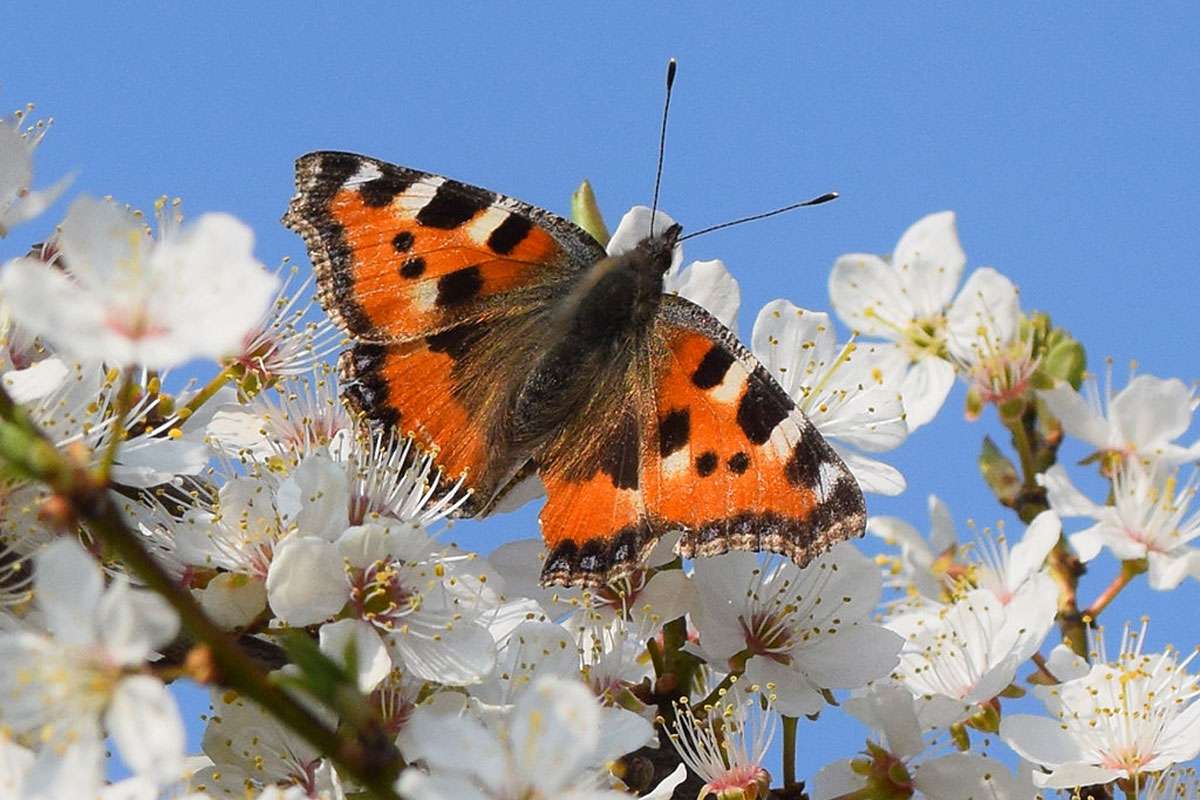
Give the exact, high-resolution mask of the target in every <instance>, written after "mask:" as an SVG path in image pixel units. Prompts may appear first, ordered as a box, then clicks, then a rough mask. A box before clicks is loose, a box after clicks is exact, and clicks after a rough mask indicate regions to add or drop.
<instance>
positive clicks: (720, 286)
mask: <svg viewBox="0 0 1200 800" xmlns="http://www.w3.org/2000/svg"><path fill="white" fill-rule="evenodd" d="M663 291H664V292H668V293H670V294H677V295H679V296H680V297H683V298H685V299H687V300H691V301H692V302H693V303H695V304H696V305H698V306H701V307H702V308H704V309H706V310H707V311H708V312H709V313H710V314H712V315H713V316H714V317H716V318H717V319H719V320H720V321H721V322H722V323H723V324H724V325H725V327H726V328H729V329H730V330H737V312H738V307H739V306H740V305H741V304H742V292H741V289H740V288H738V282H737V279H736V278H734V277H733V275H732V274H731V273H730V272H729V270H727V269H726V268H725V264H724V263H723V262H721V261H693V262H692V263H691V264H688V265H687V266H686V267H684V268H683V269H681V270H680V271H679V272H668V273H667V274H666V275H665V276H663Z"/></svg>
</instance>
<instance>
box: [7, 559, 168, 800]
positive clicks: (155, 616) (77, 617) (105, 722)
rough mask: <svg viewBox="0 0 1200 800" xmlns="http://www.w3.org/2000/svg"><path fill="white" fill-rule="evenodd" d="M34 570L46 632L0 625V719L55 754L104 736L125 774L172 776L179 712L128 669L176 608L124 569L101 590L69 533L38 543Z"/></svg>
mask: <svg viewBox="0 0 1200 800" xmlns="http://www.w3.org/2000/svg"><path fill="white" fill-rule="evenodd" d="M35 570H36V571H35V578H34V586H35V598H36V601H37V604H38V608H39V610H40V611H41V614H42V616H43V619H44V624H45V629H46V630H45V632H42V631H40V630H36V629H32V628H28V629H21V628H18V629H16V630H13V631H7V632H0V697H3V703H0V721H2V722H3V724H4V725H6V726H7V727H8V728H9V729H10V730H12V731H15V732H18V733H23V734H30V735H33V736H36V737H37V738H38V739H39V740H40V741H42V742H45V743H46V744H45V746H46V747H50V748H53V750H54V751H55V752H56V753H58V754H59V755H60V756H64V757H65V754H69V753H71V752H72V751H73V750H74V749H75V747H76V746H77V745H78V743H79V742H83V743H85V744H84V746H86V743H88V742H96V743H98V742H100V741H101V740H102V739H103V736H104V735H105V734H107V735H109V736H111V737H112V738H113V740H114V741H115V742H116V745H117V749H118V750H119V751H120V753H121V756H122V758H123V759H124V761H125V763H126V764H128V765H129V767H130V768H131V769H132V770H133V771H134V772H136V773H139V774H143V775H146V776H147V777H149V778H152V779H154V780H156V781H158V782H160V783H166V782H169V781H172V780H175V779H176V778H178V777H179V775H180V772H181V770H182V766H183V744H184V732H183V721H182V720H181V718H180V716H179V710H178V708H176V706H175V701H174V699H173V698H172V697H171V695H170V693H169V692H168V691H167V689H166V688H165V687H164V686H163V685H162V683H161V682H159V680H158V679H157V678H154V677H151V676H150V675H145V674H140V673H138V672H137V671H136V670H137V668H139V667H140V666H141V665H142V664H143V663H144V662H145V661H146V659H147V658H149V657H151V656H152V655H153V653H154V651H155V649H156V648H158V647H161V646H162V645H164V644H166V643H167V642H169V641H170V640H171V639H172V638H173V637H174V635H175V632H176V630H177V628H178V625H179V621H178V618H177V617H176V615H175V613H174V612H173V611H172V610H171V609H170V608H169V607H168V606H167V605H166V603H165V602H164V601H163V600H162V599H161V598H159V597H158V596H157V595H154V594H151V593H149V592H144V591H140V590H136V589H132V588H130V586H129V583H128V581H126V580H125V579H124V578H123V577H118V578H116V579H115V580H114V581H113V583H112V584H111V585H110V586H108V587H107V588H106V587H105V585H104V576H103V574H102V573H101V571H100V567H99V566H98V565H97V564H96V563H95V561H93V560H92V558H91V557H90V556H88V555H87V553H86V552H84V550H83V548H82V547H81V546H80V545H79V543H78V542H76V541H74V540H72V539H60V540H58V541H56V542H54V543H53V544H50V545H48V546H47V547H45V548H44V549H43V550H42V551H41V552H40V553H39V554H38V555H37V557H36V559H35Z"/></svg>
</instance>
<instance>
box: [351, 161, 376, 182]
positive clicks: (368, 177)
mask: <svg viewBox="0 0 1200 800" xmlns="http://www.w3.org/2000/svg"><path fill="white" fill-rule="evenodd" d="M382 176H383V173H382V172H380V171H379V167H377V166H375V165H374V164H372V163H370V162H367V161H364V162H363V163H361V164H359V165H358V171H357V172H355V173H354V174H353V175H351V176H350V179H349V180H347V181H346V185H347V186H357V185H358V184H360V183H366V182H367V181H373V180H375V179H376V178H380V177H382Z"/></svg>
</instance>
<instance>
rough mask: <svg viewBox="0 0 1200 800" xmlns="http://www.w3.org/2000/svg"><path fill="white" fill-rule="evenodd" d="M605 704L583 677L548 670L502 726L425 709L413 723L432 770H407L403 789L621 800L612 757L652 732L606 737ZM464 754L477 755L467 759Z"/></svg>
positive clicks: (423, 793)
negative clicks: (612, 782) (610, 774)
mask: <svg viewBox="0 0 1200 800" xmlns="http://www.w3.org/2000/svg"><path fill="white" fill-rule="evenodd" d="M601 717H602V710H601V707H600V705H599V704H598V703H597V702H596V699H595V698H594V697H593V696H592V694H591V692H589V691H588V690H587V688H586V687H584V686H583V685H582V684H581V683H579V682H578V681H573V680H564V679H562V678H556V677H543V678H540V679H538V680H537V681H536V682H535V683H534V684H532V685H531V686H530V687H529V688H528V690H526V691H525V692H523V693H522V694H521V695H520V697H519V698H518V699H517V701H516V704H515V705H514V706H513V708H512V710H511V712H510V713H508V714H507V715H505V717H504V718H503V720H502V721H501V722H500V723H499V724H497V725H496V726H494V727H491V728H489V727H485V726H484V725H482V724H481V723H479V722H477V721H475V720H473V719H471V718H469V717H466V716H451V717H447V716H442V715H437V714H434V713H431V712H429V711H427V710H425V709H418V710H417V712H416V713H415V714H414V716H413V719H412V721H411V722H410V728H411V730H412V735H411V738H410V741H412V742H413V743H414V747H413V748H412V749H411V750H410V752H408V753H406V754H405V755H406V756H407V757H409V758H410V759H416V758H420V759H422V760H423V761H424V762H425V764H426V765H428V770H429V771H428V773H426V772H422V771H420V770H417V769H415V768H410V769H408V770H405V772H404V774H403V775H401V777H400V781H399V783H398V785H397V790H398V791H399V792H400V793H401V794H403V795H404V796H405V797H408V798H411V800H451V799H453V800H509V799H510V798H515V797H521V798H530V799H531V800H535V799H536V800H550V798H563V800H618V799H619V798H625V797H628V795H626V794H624V793H620V792H615V791H612V790H610V789H607V788H604V787H605V786H607V785H608V783H609V780H608V779H607V778H606V777H605V775H606V773H607V770H605V769H603V768H602V767H601V766H600V765H603V764H606V763H607V762H608V761H610V760H611V759H614V758H616V757H617V756H619V755H621V754H623V753H625V752H629V751H631V750H636V749H637V748H638V747H639V746H641V745H642V744H644V743H645V742H646V740H647V739H648V738H649V733H650V726H649V725H646V726H645V728H644V730H643V738H642V739H641V740H640V741H639V740H638V739H637V738H636V737H629V736H626V737H623V739H615V738H614V737H603V736H602V735H601ZM464 754H469V757H468V758H464V757H463V756H464Z"/></svg>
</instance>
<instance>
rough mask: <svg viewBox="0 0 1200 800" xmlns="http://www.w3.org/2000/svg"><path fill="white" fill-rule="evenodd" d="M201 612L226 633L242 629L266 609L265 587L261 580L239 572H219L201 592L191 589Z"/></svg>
mask: <svg viewBox="0 0 1200 800" xmlns="http://www.w3.org/2000/svg"><path fill="white" fill-rule="evenodd" d="M192 594H193V595H194V596H195V597H196V599H197V600H198V601H200V607H201V608H203V609H204V613H206V614H208V616H209V617H210V618H212V620H213V622H215V623H217V624H218V625H220V626H221V627H222V628H224V629H225V630H227V631H228V630H233V629H234V628H244V627H246V626H247V625H249V624H250V623H251V622H253V621H254V620H255V619H256V618H257V617H258V615H259V614H261V613H262V612H263V611H264V610H265V609H266V607H267V587H266V584H265V583H264V582H263V580H262V578H259V577H257V576H254V575H245V574H243V573H240V572H222V573H219V574H217V575H216V576H215V577H213V579H212V580H210V581H209V582H208V585H207V586H205V587H204V588H203V589H193V590H192Z"/></svg>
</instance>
